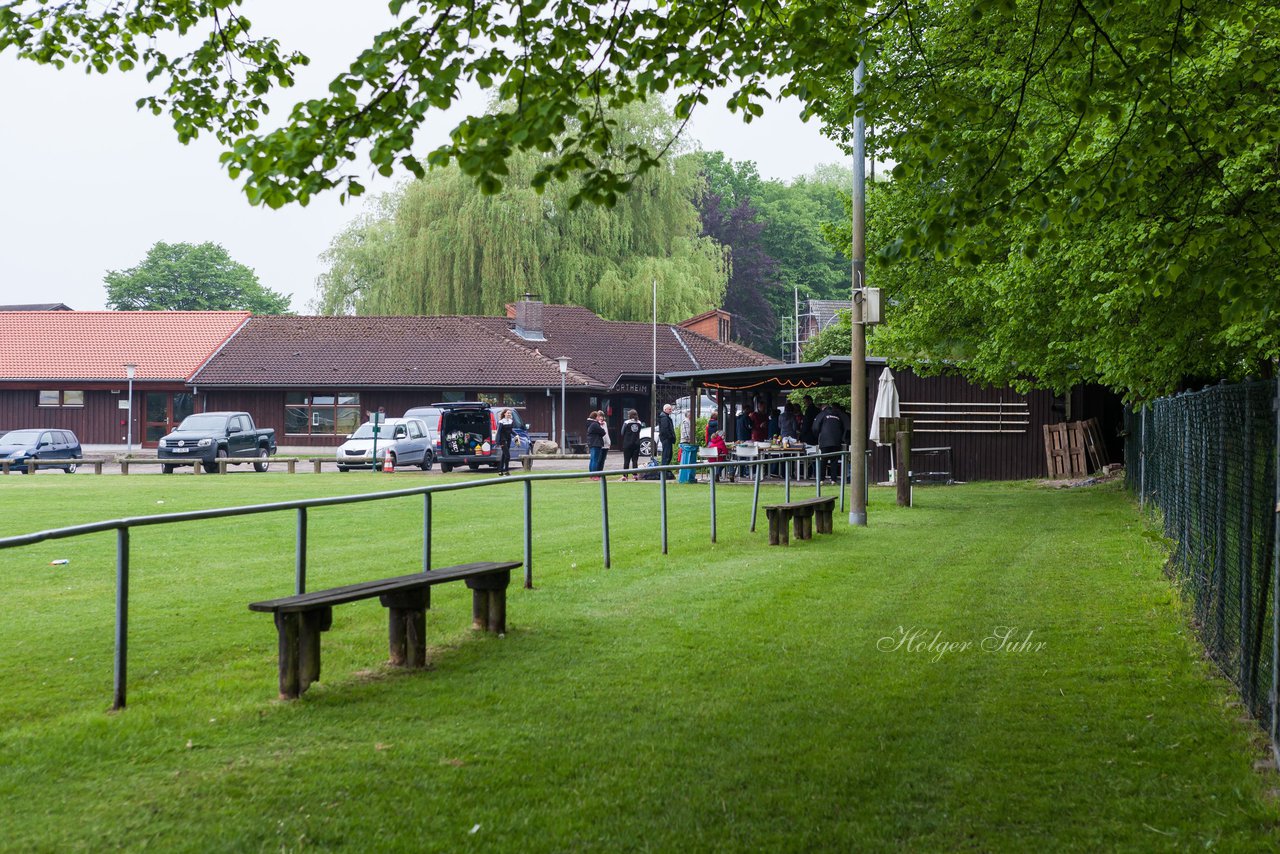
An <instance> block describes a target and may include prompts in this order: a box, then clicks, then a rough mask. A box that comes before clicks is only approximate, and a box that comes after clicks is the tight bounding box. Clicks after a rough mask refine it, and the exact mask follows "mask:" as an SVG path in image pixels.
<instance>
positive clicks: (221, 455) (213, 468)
mask: <svg viewBox="0 0 1280 854" xmlns="http://www.w3.org/2000/svg"><path fill="white" fill-rule="evenodd" d="M226 458H227V449H226V448H219V449H218V454H217V459H218V460H225V459H226ZM204 470H205V471H206V472H207V473H209V474H217V473H218V462H217V460H214V461H213V462H211V463H205V464H204Z"/></svg>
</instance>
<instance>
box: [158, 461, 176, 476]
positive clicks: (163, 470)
mask: <svg viewBox="0 0 1280 854" xmlns="http://www.w3.org/2000/svg"><path fill="white" fill-rule="evenodd" d="M160 474H173V466H171V465H169V464H168V463H162V464H161V465H160Z"/></svg>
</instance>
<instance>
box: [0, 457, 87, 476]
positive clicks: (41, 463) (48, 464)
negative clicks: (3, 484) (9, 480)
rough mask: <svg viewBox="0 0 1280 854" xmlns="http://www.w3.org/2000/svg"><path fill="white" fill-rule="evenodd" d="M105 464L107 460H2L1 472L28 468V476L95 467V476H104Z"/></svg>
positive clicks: (0, 463)
mask: <svg viewBox="0 0 1280 854" xmlns="http://www.w3.org/2000/svg"><path fill="white" fill-rule="evenodd" d="M105 462H106V460H94V459H70V460H55V459H53V458H49V459H45V460H41V459H38V458H35V457H31V458H28V459H25V460H20V461H16V462H15V461H13V460H0V470H3V472H4V473H5V474H8V473H9V469H10V468H11V467H17V468H26V470H27V473H28V474H35V473H36V471H37V470H39V469H41V468H46V469H59V468H62V467H64V466H75V467H77V468H79V467H80V466H93V473H94V474H102V464H103V463H105Z"/></svg>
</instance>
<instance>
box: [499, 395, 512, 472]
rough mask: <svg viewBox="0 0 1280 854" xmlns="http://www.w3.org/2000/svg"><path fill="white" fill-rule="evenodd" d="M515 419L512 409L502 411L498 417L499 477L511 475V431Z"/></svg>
mask: <svg viewBox="0 0 1280 854" xmlns="http://www.w3.org/2000/svg"><path fill="white" fill-rule="evenodd" d="M514 425H515V418H513V417H512V415H511V410H510V409H504V410H502V412H501V414H499V415H498V476H499V477H502V476H504V475H509V474H511V429H512V427H513V426H514Z"/></svg>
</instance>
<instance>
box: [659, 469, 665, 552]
mask: <svg viewBox="0 0 1280 854" xmlns="http://www.w3.org/2000/svg"><path fill="white" fill-rule="evenodd" d="M658 515H659V516H660V517H661V518H662V553H663V554H666V553H667V472H666V469H663V470H662V471H660V472H658Z"/></svg>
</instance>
